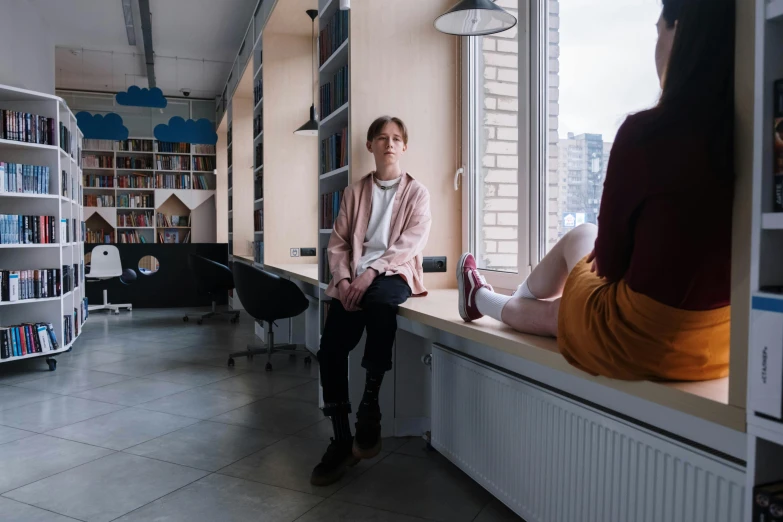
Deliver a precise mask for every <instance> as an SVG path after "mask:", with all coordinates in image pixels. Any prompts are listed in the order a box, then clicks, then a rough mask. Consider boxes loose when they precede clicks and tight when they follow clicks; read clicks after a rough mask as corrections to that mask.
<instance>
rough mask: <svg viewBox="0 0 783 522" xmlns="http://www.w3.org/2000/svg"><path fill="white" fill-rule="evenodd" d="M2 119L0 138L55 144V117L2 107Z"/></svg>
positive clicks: (0, 115)
mask: <svg viewBox="0 0 783 522" xmlns="http://www.w3.org/2000/svg"><path fill="white" fill-rule="evenodd" d="M0 119H2V122H3V124H2V129H0V130H1V131H2V132H0V138H2V139H4V140H13V141H24V142H26V143H39V144H41V145H54V144H55V143H54V140H55V139H56V135H55V132H54V118H47V117H45V116H38V115H37V114H30V113H29V112H19V111H12V110H7V109H0Z"/></svg>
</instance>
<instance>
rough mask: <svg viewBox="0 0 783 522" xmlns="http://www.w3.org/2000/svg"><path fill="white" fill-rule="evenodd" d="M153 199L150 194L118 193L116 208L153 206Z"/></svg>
mask: <svg viewBox="0 0 783 522" xmlns="http://www.w3.org/2000/svg"><path fill="white" fill-rule="evenodd" d="M154 200H155V198H154V197H153V195H152V194H118V195H117V208H153V207H154V206H155V201H154Z"/></svg>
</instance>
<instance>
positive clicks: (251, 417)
mask: <svg viewBox="0 0 783 522" xmlns="http://www.w3.org/2000/svg"><path fill="white" fill-rule="evenodd" d="M322 418H323V413H321V410H320V409H318V406H316V405H314V404H305V403H303V402H299V401H289V400H286V399H278V398H275V397H270V398H268V399H262V400H260V401H258V402H254V403H252V404H248V405H247V406H243V407H241V408H238V409H236V410H233V411H230V412H228V413H224V414H223V415H219V416H217V417H215V418H213V419H212V420H215V421H218V422H225V423H227V424H238V425H240V426H247V427H249V428H259V429H262V430H269V431H277V432H281V433H285V434H287V435H293V434H294V433H296V432H297V431H301V430H303V429H304V428H306V427H308V426H310V425H312V424H315V423H316V422H318V421H320V420H321V419H322Z"/></svg>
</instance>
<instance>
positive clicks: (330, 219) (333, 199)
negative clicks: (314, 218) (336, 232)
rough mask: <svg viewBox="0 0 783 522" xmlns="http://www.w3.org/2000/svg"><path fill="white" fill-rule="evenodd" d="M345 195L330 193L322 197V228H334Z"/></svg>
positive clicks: (338, 192)
mask: <svg viewBox="0 0 783 522" xmlns="http://www.w3.org/2000/svg"><path fill="white" fill-rule="evenodd" d="M342 198H343V193H342V192H340V191H337V192H329V193H327V194H322V195H321V227H320V228H332V227H333V226H334V220H335V219H337V214H339V213H340V201H342Z"/></svg>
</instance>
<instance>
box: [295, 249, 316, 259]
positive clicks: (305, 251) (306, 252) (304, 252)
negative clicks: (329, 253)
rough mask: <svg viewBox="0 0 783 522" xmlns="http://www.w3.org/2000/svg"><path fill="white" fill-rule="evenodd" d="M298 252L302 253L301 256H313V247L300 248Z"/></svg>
mask: <svg viewBox="0 0 783 522" xmlns="http://www.w3.org/2000/svg"><path fill="white" fill-rule="evenodd" d="M299 253H300V254H302V257H315V249H314V248H300V249H299Z"/></svg>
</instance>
